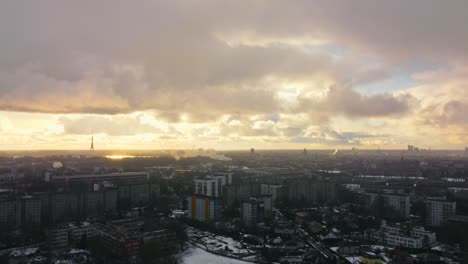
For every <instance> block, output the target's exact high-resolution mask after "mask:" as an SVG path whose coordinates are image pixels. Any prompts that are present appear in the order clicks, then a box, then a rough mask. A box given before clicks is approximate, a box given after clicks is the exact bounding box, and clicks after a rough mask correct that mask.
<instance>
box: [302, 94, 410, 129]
mask: <svg viewBox="0 0 468 264" xmlns="http://www.w3.org/2000/svg"><path fill="white" fill-rule="evenodd" d="M414 101H415V98H414V97H413V96H412V95H410V94H406V93H405V94H400V95H393V94H388V93H384V94H373V95H363V94H361V93H358V92H356V91H354V90H353V89H352V87H351V86H349V85H332V86H330V87H329V89H328V91H327V92H326V93H325V94H324V96H323V97H318V98H317V97H302V98H300V100H299V104H298V106H297V107H298V110H297V111H301V112H307V113H310V115H312V116H313V118H314V119H315V120H322V121H328V120H329V119H330V117H332V116H336V115H343V116H346V117H350V118H363V117H391V116H399V115H403V114H405V113H407V112H408V111H409V110H410V109H411V105H412V102H414Z"/></svg>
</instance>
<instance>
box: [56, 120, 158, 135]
mask: <svg viewBox="0 0 468 264" xmlns="http://www.w3.org/2000/svg"><path fill="white" fill-rule="evenodd" d="M58 122H59V124H60V125H63V127H64V131H65V132H66V133H68V134H81V135H89V134H91V132H94V133H96V134H99V133H104V134H107V135H111V136H124V135H135V134H144V133H159V132H160V131H161V130H160V129H158V128H156V127H154V126H151V125H148V124H144V123H142V122H141V120H140V119H139V118H138V117H130V116H119V115H117V116H83V117H79V118H75V119H71V118H68V117H61V118H59V120H58Z"/></svg>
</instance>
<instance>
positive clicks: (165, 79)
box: [0, 0, 468, 151]
mask: <svg viewBox="0 0 468 264" xmlns="http://www.w3.org/2000/svg"><path fill="white" fill-rule="evenodd" d="M466 10H468V2H466V1H450V2H440V1H432V0H431V1H422V0H417V1H411V2H408V1H402V0H398V1H381V2H379V3H376V2H375V1H370V0H365V1H359V2H354V1H353V2H342V1H294V2H289V1H288V2H284V1H263V0H259V1H242V2H239V1H222V2H219V1H203V2H201V1H200V2H199V1H150V0H148V1H146V0H142V1H131V2H127V1H109V0H108V1H100V2H95V1H79V2H75V3H65V2H63V1H54V0H46V1H40V2H28V3H26V2H20V1H4V3H2V8H0V40H1V42H2V45H0V135H1V137H0V150H49V149H50V150H55V149H56V150H60V149H63V150H65V149H70V150H89V148H90V144H91V138H93V140H94V142H93V143H94V148H95V149H96V150H106V149H116V150H119V149H121V150H125V149H192V148H204V149H210V148H214V149H219V150H228V149H237V150H238V149H245V150H246V151H248V150H249V149H250V148H255V149H256V150H257V149H259V150H260V149H298V150H302V149H304V148H307V149H351V148H352V147H356V148H359V149H378V148H382V149H406V148H407V145H414V146H417V147H419V148H421V149H429V148H431V149H432V150H442V149H447V150H464V149H465V147H466V146H467V145H468V132H467V131H468V129H467V128H468V117H467V115H466V114H465V113H468V88H467V87H468V78H467V76H468V59H467V57H466V56H464V55H465V54H467V53H468V50H467V47H468V35H467V34H466V32H465V31H466V29H465V25H466V24H468V16H466Z"/></svg>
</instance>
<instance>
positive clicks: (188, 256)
mask: <svg viewBox="0 0 468 264" xmlns="http://www.w3.org/2000/svg"><path fill="white" fill-rule="evenodd" d="M179 256H180V258H181V260H182V263H184V264H251V263H250V262H246V261H242V260H237V259H232V258H228V257H223V256H218V255H216V254H212V253H209V252H206V251H204V250H203V249H200V248H197V247H191V248H188V249H187V250H185V251H184V252H182V253H180V255H179Z"/></svg>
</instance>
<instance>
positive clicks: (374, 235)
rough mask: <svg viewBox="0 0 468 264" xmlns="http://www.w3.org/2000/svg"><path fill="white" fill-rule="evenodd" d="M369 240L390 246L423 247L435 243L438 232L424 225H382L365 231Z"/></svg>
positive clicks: (365, 235)
mask: <svg viewBox="0 0 468 264" xmlns="http://www.w3.org/2000/svg"><path fill="white" fill-rule="evenodd" d="M364 237H365V238H366V239H368V240H371V241H374V242H378V243H383V244H385V245H388V246H395V247H406V248H422V247H426V246H429V245H432V244H434V243H435V242H436V241H437V240H436V234H435V233H433V232H430V231H427V230H425V229H424V228H423V227H413V228H403V227H400V226H387V225H382V227H381V228H380V229H379V230H376V229H368V230H366V231H365V232H364Z"/></svg>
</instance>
